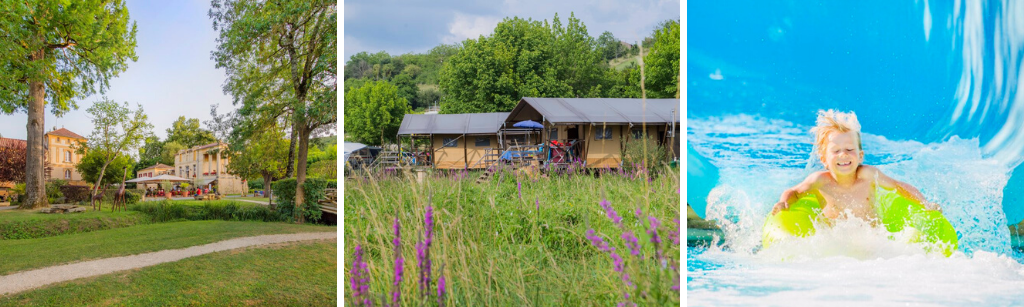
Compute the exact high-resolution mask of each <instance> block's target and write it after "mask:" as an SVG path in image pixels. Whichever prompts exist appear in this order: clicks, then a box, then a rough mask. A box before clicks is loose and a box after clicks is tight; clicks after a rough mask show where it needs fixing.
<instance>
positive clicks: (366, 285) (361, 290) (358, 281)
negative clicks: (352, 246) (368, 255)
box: [352, 245, 370, 306]
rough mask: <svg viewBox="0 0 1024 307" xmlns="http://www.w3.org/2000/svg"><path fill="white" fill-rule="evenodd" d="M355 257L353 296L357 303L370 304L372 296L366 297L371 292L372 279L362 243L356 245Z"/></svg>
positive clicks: (353, 264) (353, 263)
mask: <svg viewBox="0 0 1024 307" xmlns="http://www.w3.org/2000/svg"><path fill="white" fill-rule="evenodd" d="M355 258H356V259H355V261H353V262H352V292H353V294H352V298H354V299H355V301H356V304H362V305H363V306H370V298H369V297H365V296H367V295H369V294H370V291H369V290H370V281H369V272H368V269H367V267H366V262H364V261H363V247H362V245H356V252H355Z"/></svg>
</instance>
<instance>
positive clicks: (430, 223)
mask: <svg viewBox="0 0 1024 307" xmlns="http://www.w3.org/2000/svg"><path fill="white" fill-rule="evenodd" d="M423 223H424V224H425V225H426V235H427V246H430V242H431V241H433V240H434V207H432V206H430V205H427V212H426V213H425V214H424V215H423Z"/></svg>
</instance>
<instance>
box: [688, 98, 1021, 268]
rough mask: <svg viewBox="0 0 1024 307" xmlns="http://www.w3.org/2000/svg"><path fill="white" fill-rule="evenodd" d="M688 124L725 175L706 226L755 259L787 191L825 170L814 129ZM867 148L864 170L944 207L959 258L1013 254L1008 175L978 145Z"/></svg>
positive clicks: (731, 120) (879, 144) (869, 141)
mask: <svg viewBox="0 0 1024 307" xmlns="http://www.w3.org/2000/svg"><path fill="white" fill-rule="evenodd" d="M688 122H689V123H688V126H687V137H688V140H689V141H690V142H691V143H693V144H694V145H695V146H694V148H695V150H697V151H698V152H700V153H701V154H702V155H704V156H706V157H708V159H710V160H712V162H713V163H714V164H715V165H717V166H719V168H720V170H719V171H720V172H721V179H720V180H721V184H719V186H717V187H716V188H715V189H713V190H712V191H711V193H710V195H709V196H708V207H707V218H708V219H711V220H715V221H716V222H717V223H718V225H719V226H721V227H722V229H723V231H724V234H725V238H723V239H724V242H726V248H728V249H730V250H732V251H735V252H741V253H748V254H753V253H754V252H756V251H757V250H758V249H759V246H760V244H761V227H762V226H763V225H764V221H765V218H766V217H767V215H768V213H769V212H770V210H771V208H772V206H773V205H774V204H775V203H776V202H777V201H778V199H779V195H780V194H781V193H782V191H783V190H785V189H786V188H789V187H791V186H793V185H795V184H797V183H799V182H800V181H802V180H803V179H804V178H806V177H807V175H809V174H810V173H812V172H815V171H819V170H823V168H822V166H821V164H820V162H818V161H819V160H818V159H817V158H816V157H814V156H813V155H812V150H811V148H812V144H811V143H812V142H813V138H812V137H811V136H810V134H809V133H808V132H807V131H809V129H810V127H809V126H802V125H797V124H794V123H791V122H788V121H784V120H778V119H768V118H764V117H759V116H752V115H746V114H738V115H727V116H721V117H708V118H690V119H688ZM863 147H864V151H865V156H866V157H867V158H866V159H865V164H868V165H875V166H877V167H878V168H879V169H880V170H882V172H883V173H885V174H887V175H889V176H890V177H892V178H894V179H896V180H900V181H903V182H906V183H909V184H911V185H913V186H915V187H917V188H918V189H919V190H921V192H922V193H923V194H924V195H925V196H926V197H927V198H928V199H929V200H931V201H934V202H937V203H939V204H940V205H942V208H943V211H944V214H945V216H946V217H947V219H949V221H950V223H951V224H952V225H953V227H954V228H955V229H957V231H958V233H959V235H960V249H961V250H962V251H964V252H965V253H967V254H968V255H970V254H972V253H974V252H975V251H987V252H995V253H1001V254H1005V253H1009V251H1010V234H1009V230H1008V229H1007V228H1006V226H1005V225H1006V218H1005V216H1004V215H1003V214H1002V211H1001V210H1000V203H1001V200H1002V189H1003V186H1004V185H1005V184H1006V181H1007V175H1006V173H1007V170H1006V169H1005V168H1004V167H1003V166H1002V165H1001V164H1000V163H998V161H995V160H993V159H986V158H984V157H983V155H982V152H981V149H980V145H979V142H978V140H977V139H969V140H963V139H960V138H958V137H952V138H950V139H949V140H947V141H945V142H940V143H932V144H922V143H920V142H916V141H893V140H889V139H887V138H885V137H883V136H880V135H874V134H870V133H864V134H863ZM879 248H882V249H884V248H887V247H885V246H880V247H879Z"/></svg>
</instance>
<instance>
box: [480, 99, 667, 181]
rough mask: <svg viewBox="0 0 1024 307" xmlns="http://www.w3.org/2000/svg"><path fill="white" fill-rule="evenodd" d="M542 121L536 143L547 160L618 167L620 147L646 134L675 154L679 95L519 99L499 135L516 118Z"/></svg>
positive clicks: (553, 162) (499, 134) (515, 120)
mask: <svg viewBox="0 0 1024 307" xmlns="http://www.w3.org/2000/svg"><path fill="white" fill-rule="evenodd" d="M525 120H533V121H536V122H539V123H541V124H542V125H543V127H544V128H543V133H542V135H541V136H540V138H541V142H542V143H543V144H545V145H548V146H546V147H547V148H548V149H547V150H546V151H545V155H546V157H544V160H546V161H547V163H549V164H556V165H557V164H561V163H572V162H573V161H579V162H584V163H585V164H586V167H588V168H605V167H610V168H618V167H620V166H621V163H622V149H623V148H624V146H625V145H626V144H627V143H628V142H630V141H631V140H633V139H635V138H636V137H638V136H640V135H642V134H643V132H644V127H646V134H647V135H648V136H649V137H653V138H655V139H656V140H657V141H658V143H659V144H660V145H662V146H665V148H666V149H668V150H671V151H672V152H671V153H670V154H671V155H672V157H673V158H675V159H678V158H679V138H680V137H682V136H681V135H679V132H680V130H681V128H680V125H679V123H680V110H679V99H646V101H644V100H643V99H629V98H533V97H524V98H523V99H522V100H520V101H519V103H518V104H517V105H516V107H515V108H514V109H512V112H510V113H509V115H508V117H507V118H505V120H504V122H503V123H502V124H501V129H499V133H498V137H499V138H502V139H504V138H505V137H506V136H507V135H508V133H507V132H509V131H515V129H512V128H511V127H512V126H513V125H514V124H515V123H518V122H522V121H525Z"/></svg>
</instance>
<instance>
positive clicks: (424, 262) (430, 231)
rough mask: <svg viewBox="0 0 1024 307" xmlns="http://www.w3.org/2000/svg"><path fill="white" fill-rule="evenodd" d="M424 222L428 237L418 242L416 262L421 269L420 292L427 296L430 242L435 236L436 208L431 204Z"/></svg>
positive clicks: (424, 216)
mask: <svg viewBox="0 0 1024 307" xmlns="http://www.w3.org/2000/svg"><path fill="white" fill-rule="evenodd" d="M423 223H424V226H425V227H424V232H425V233H426V234H425V236H426V239H425V240H424V241H423V242H420V243H416V263H417V265H418V266H419V269H420V280H419V283H420V292H421V293H422V294H423V295H424V296H426V295H427V289H430V272H431V270H430V243H431V241H432V240H433V236H434V208H433V207H431V206H429V205H428V206H427V210H426V213H425V214H424V215H423Z"/></svg>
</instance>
